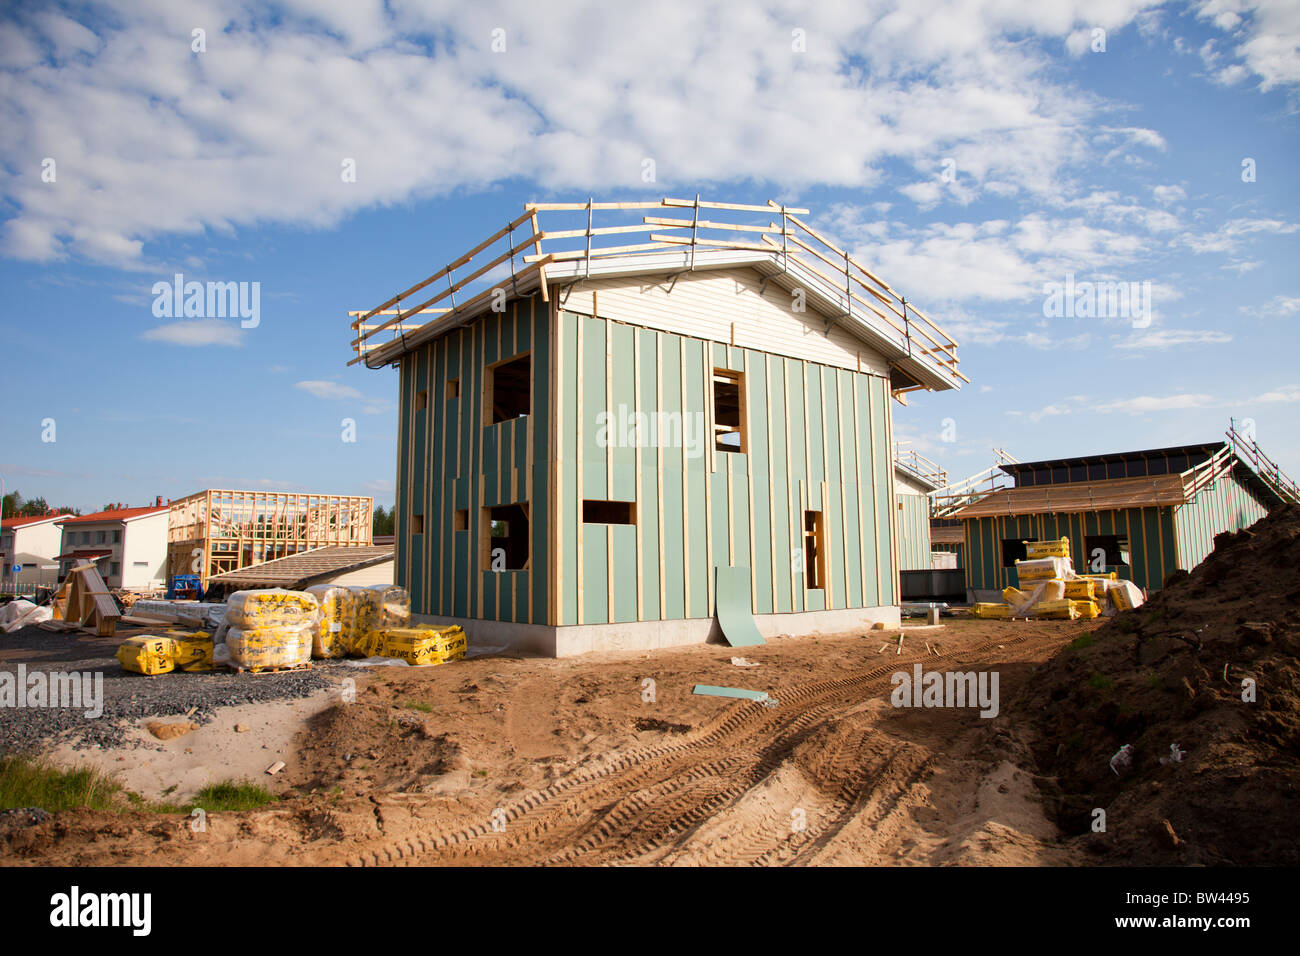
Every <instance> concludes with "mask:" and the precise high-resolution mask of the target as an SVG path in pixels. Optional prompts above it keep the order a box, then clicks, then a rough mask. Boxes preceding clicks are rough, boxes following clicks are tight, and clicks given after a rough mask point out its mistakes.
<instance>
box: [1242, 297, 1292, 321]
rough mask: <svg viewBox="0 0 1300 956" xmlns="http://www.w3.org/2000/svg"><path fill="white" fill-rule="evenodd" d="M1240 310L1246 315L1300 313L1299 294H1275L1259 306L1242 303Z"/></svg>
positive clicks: (1282, 316) (1277, 316) (1271, 315)
mask: <svg viewBox="0 0 1300 956" xmlns="http://www.w3.org/2000/svg"><path fill="white" fill-rule="evenodd" d="M1241 311H1242V312H1244V313H1246V314H1247V315H1262V316H1267V317H1276V318H1285V317H1286V316H1290V315H1300V295H1275V296H1273V298H1271V299H1269V300H1268V301H1267V302H1265V303H1264V304H1263V305H1260V306H1251V305H1243V306H1241Z"/></svg>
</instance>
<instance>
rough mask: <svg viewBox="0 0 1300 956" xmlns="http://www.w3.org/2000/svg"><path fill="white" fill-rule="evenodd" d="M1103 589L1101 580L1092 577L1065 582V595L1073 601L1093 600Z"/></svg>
mask: <svg viewBox="0 0 1300 956" xmlns="http://www.w3.org/2000/svg"><path fill="white" fill-rule="evenodd" d="M1102 590H1103V589H1102V587H1101V582H1100V581H1094V580H1093V579H1092V578H1075V579H1074V580H1072V581H1066V582H1065V597H1068V598H1069V599H1070V600H1071V601H1091V600H1092V599H1093V598H1095V597H1096V596H1097V595H1098V594H1099V593H1101V592H1102Z"/></svg>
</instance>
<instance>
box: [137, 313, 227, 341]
mask: <svg viewBox="0 0 1300 956" xmlns="http://www.w3.org/2000/svg"><path fill="white" fill-rule="evenodd" d="M141 338H142V339H144V340H145V341H148V342H165V343H167V344H168V345H190V346H208V345H227V346H240V345H243V344H244V343H243V334H242V331H241V329H240V328H239V326H237V325H232V324H230V323H227V322H216V321H213V320H211V319H198V320H195V321H192V322H168V323H167V324H166V325H160V326H158V327H157V328H153V329H150V330H149V331H147V332H145V333H144V334H143V335H142V336H141Z"/></svg>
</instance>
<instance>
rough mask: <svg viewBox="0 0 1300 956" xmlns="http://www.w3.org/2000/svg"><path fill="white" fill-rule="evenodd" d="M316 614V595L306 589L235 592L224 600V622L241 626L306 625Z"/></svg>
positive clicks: (233, 625) (268, 589)
mask: <svg viewBox="0 0 1300 956" xmlns="http://www.w3.org/2000/svg"><path fill="white" fill-rule="evenodd" d="M318 613H319V606H318V605H317V603H316V598H315V597H314V596H313V595H311V594H308V593H307V592H306V591H285V590H283V589H282V588H267V589H265V590H258V591H236V592H235V593H234V594H232V595H230V597H229V598H228V599H227V600H226V623H227V624H229V625H230V626H231V627H238V628H244V629H248V628H259V627H270V626H273V625H277V624H305V623H308V622H309V621H314V620H315V616H316V615H317V614H318Z"/></svg>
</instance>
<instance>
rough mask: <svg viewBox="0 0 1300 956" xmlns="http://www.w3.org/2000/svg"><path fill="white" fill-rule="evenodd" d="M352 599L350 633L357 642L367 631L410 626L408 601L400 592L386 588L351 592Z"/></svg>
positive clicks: (381, 586)
mask: <svg viewBox="0 0 1300 956" xmlns="http://www.w3.org/2000/svg"><path fill="white" fill-rule="evenodd" d="M352 598H353V602H354V604H353V620H352V631H353V634H354V635H356V637H357V639H358V640H360V639H361V637H362V635H366V634H369V633H370V632H371V631H379V630H383V629H384V628H386V627H406V625H408V624H410V623H411V599H410V598H409V597H408V596H407V594H406V590H405V589H404V588H399V587H395V586H394V585H390V584H376V585H374V586H372V587H361V588H354V589H353V591H352Z"/></svg>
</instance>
